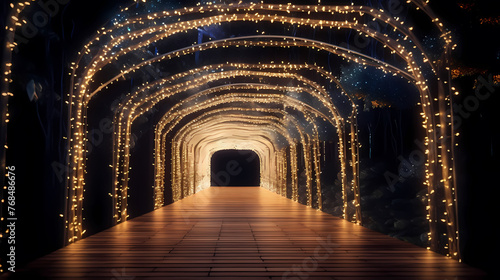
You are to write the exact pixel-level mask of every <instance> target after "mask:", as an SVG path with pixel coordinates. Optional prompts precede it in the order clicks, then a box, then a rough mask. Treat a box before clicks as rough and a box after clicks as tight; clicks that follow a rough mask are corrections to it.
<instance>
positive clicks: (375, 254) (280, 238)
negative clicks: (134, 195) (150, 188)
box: [16, 187, 482, 280]
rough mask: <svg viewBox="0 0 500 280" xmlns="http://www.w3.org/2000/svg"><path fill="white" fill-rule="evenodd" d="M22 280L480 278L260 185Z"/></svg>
mask: <svg viewBox="0 0 500 280" xmlns="http://www.w3.org/2000/svg"><path fill="white" fill-rule="evenodd" d="M17 273H20V275H19V276H21V275H23V274H24V275H26V276H27V277H29V278H19V279H107V280H110V279H111V280H132V279H149V280H152V279H179V280H182V279H205V278H208V279H226V280H229V279H244V280H251V279H259V280H260V279H281V280H285V279H290V280H292V279H293V280H306V279H309V280H319V279H346V280H347V279H349V280H354V279H366V280H372V279H436V280H437V279H439V280H445V279H449V280H454V279H474V280H475V279H481V275H482V274H481V272H480V271H479V270H476V269H473V268H471V267H469V266H467V265H465V264H462V263H459V262H456V261H454V260H451V259H448V258H446V257H444V256H442V255H439V254H436V253H433V252H430V251H428V250H426V249H422V248H420V247H417V246H414V245H411V244H409V243H406V242H402V241H399V240H397V239H394V238H391V237H388V236H385V235H383V234H380V233H377V232H374V231H371V230H369V229H366V228H364V227H361V226H358V225H354V224H351V223H349V222H346V221H344V220H342V219H339V218H336V217H333V216H331V215H328V214H325V213H322V212H319V211H316V210H314V209H312V208H309V207H306V206H304V205H301V204H299V203H296V202H293V201H291V200H289V199H286V198H283V197H280V196H278V195H276V194H274V193H271V192H269V191H267V190H265V189H263V188H257V187H240V188H230V187H213V188H210V189H207V190H204V191H202V192H200V193H198V194H195V195H193V196H191V197H188V198H186V199H183V200H182V201H179V202H176V203H173V204H171V205H168V206H165V207H163V208H161V209H159V210H157V211H154V212H152V213H149V214H146V215H143V216H141V217H138V218H135V219H132V220H130V221H128V222H125V223H122V224H120V225H118V226H115V227H113V228H110V229H109V230H106V231H103V232H101V233H98V234H96V235H93V236H90V237H88V238H86V239H84V240H82V241H79V242H77V243H75V244H73V245H70V246H68V247H66V248H63V249H60V250H58V251H56V252H54V253H52V254H49V255H47V256H45V257H43V258H41V259H38V260H37V261H35V262H33V263H31V264H30V265H28V266H27V267H26V268H25V269H24V270H23V271H20V272H16V274H17ZM43 277H45V278H43Z"/></svg>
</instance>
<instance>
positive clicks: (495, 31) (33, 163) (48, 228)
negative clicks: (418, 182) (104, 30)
mask: <svg viewBox="0 0 500 280" xmlns="http://www.w3.org/2000/svg"><path fill="white" fill-rule="evenodd" d="M164 2H165V1H164ZM268 2H269V1H268ZM271 2H280V1H271ZM281 2H283V3H286V1H281ZM330 2H331V3H335V2H334V1H322V3H324V4H330ZM344 2H345V1H344ZM367 2H370V3H371V4H372V5H373V6H377V5H381V6H382V7H383V5H385V2H386V1H382V0H381V1H367ZM123 3H129V2H128V1H105V0H99V1H98V0H87V1H83V0H81V1H80V0H71V1H69V2H68V4H65V5H61V6H60V9H61V10H60V11H59V12H58V13H57V14H56V15H55V16H54V17H53V18H51V20H50V24H49V25H47V26H46V27H44V28H40V30H39V31H38V33H37V34H36V36H35V37H34V38H32V39H30V41H29V44H27V45H21V46H20V48H19V53H18V54H16V55H15V61H16V63H18V64H22V65H23V73H22V74H21V73H19V72H16V73H15V74H16V76H14V77H13V78H14V80H15V83H14V93H15V96H14V97H13V98H11V99H10V102H9V112H10V115H11V117H10V119H11V122H10V124H9V126H8V144H9V150H8V151H7V165H15V166H16V170H17V173H16V178H17V180H16V181H17V186H18V188H17V190H18V191H17V195H16V199H17V205H18V206H19V209H18V214H17V215H18V217H19V221H18V227H17V240H18V244H17V260H18V265H20V264H23V263H26V262H28V261H31V260H33V259H36V258H38V257H40V256H43V255H45V254H47V253H49V252H51V251H54V250H56V249H58V248H60V247H61V246H62V245H63V241H62V239H63V237H62V233H63V219H62V218H59V214H61V213H62V209H63V206H64V196H63V192H62V191H61V190H63V189H64V184H63V180H62V178H63V177H62V176H64V168H65V167H64V166H63V165H62V164H61V162H64V159H65V149H66V144H65V142H64V139H63V137H65V136H66V135H67V131H66V128H65V122H66V118H67V115H66V111H67V108H66V106H65V104H64V95H65V94H66V91H67V86H68V85H67V84H66V83H65V81H64V76H65V75H67V72H68V68H67V67H68V65H69V63H70V62H72V61H73V59H74V57H75V56H76V53H75V52H76V50H79V49H81V47H82V45H83V44H84V43H85V42H86V40H87V39H88V38H89V37H90V36H91V35H93V34H94V32H95V30H97V29H98V28H100V27H101V26H102V25H103V24H105V23H106V22H107V20H109V19H110V18H112V17H113V16H114V15H115V14H116V13H117V11H118V9H119V7H120V5H122V4H123ZM168 3H169V4H168V5H170V8H178V7H181V6H183V5H186V6H188V5H190V4H195V3H196V2H195V1H182V2H181V1H169V2H168ZM181 3H182V4H181ZM311 3H316V1H311ZM377 3H378V4H377ZM8 4H9V3H8V1H2V2H1V4H0V5H1V7H0V11H1V14H0V18H1V20H2V24H3V22H4V21H5V17H6V14H7V8H8ZM497 4H498V3H497V1H488V0H483V1H474V0H461V1H451V0H446V1H438V0H434V1H431V2H430V5H431V7H432V8H433V10H434V11H435V13H436V14H437V15H438V16H439V17H440V18H441V19H442V20H443V21H444V24H445V26H446V27H448V28H449V29H450V30H451V31H452V34H453V37H454V39H455V42H456V43H457V45H458V47H457V49H456V50H455V51H454V52H453V62H452V65H451V68H452V69H453V70H455V71H456V72H455V73H456V76H454V80H453V83H454V85H455V87H456V88H457V90H458V91H459V92H460V95H459V96H458V97H456V98H455V99H454V103H455V104H462V102H463V101H464V100H465V98H466V97H467V96H471V95H474V91H475V87H476V86H477V80H478V78H479V77H480V76H482V77H485V78H488V77H490V75H491V76H492V77H494V76H495V75H497V77H498V75H500V44H499V41H498V38H500V24H499V22H500V13H499V12H500V10H499V9H498V6H497ZM168 5H167V7H168ZM488 19H490V20H488ZM1 32H3V28H2V31H1ZM0 36H1V38H3V33H2V34H0ZM30 80H34V81H35V83H38V84H39V85H40V86H41V87H42V88H43V91H42V93H43V95H41V96H40V99H39V100H38V101H36V102H30V101H29V99H28V96H27V94H26V91H25V88H26V84H27V83H28V82H29V81H30ZM495 89H496V90H495V92H494V93H492V94H491V96H490V97H489V98H488V99H487V100H486V101H483V102H481V103H480V106H479V108H478V109H477V110H475V111H474V112H471V113H470V115H469V116H467V117H463V118H461V120H462V122H461V125H460V126H459V128H458V129H457V132H460V136H459V138H458V143H459V148H458V149H457V151H458V154H457V155H456V172H457V176H458V203H459V204H458V205H459V212H460V221H459V222H460V242H461V244H460V245H461V250H462V256H463V261H464V262H465V263H468V264H470V265H472V266H475V267H479V268H481V269H483V270H486V271H488V272H489V273H491V275H495V276H498V275H499V271H498V267H497V266H498V265H497V264H498V262H499V261H500V259H499V257H498V252H499V251H500V241H499V240H498V221H496V219H497V214H498V213H500V207H499V206H498V205H500V203H498V199H499V198H498V197H496V196H494V193H495V192H494V190H495V189H496V188H498V186H499V183H498V173H499V170H500V156H499V149H500V132H499V125H498V119H499V118H498V117H497V113H498V107H497V106H498V105H497V104H500V94H499V92H500V87H499V81H497V83H496V86H495ZM407 110H411V109H407ZM402 111H404V110H402V109H401V110H399V109H390V110H388V109H376V108H374V109H372V110H371V111H369V112H365V113H362V114H364V120H366V123H363V121H361V124H360V137H361V139H367V137H368V136H367V135H368V132H367V127H368V126H370V127H372V126H371V125H373V129H374V130H375V131H373V132H370V133H373V135H374V136H377V137H374V139H376V140H374V143H373V144H372V145H373V146H372V147H373V148H372V149H373V151H369V150H368V149H367V148H363V149H362V150H361V153H362V154H363V156H362V158H365V159H372V160H373V161H375V160H376V159H377V158H383V157H384V156H385V155H386V154H387V151H388V150H389V152H390V150H391V147H390V145H391V143H390V141H391V140H390V133H392V132H390V129H391V128H387V126H388V124H390V123H391V122H392V121H393V119H394V118H397V117H398V116H399V115H400V114H401V112H402ZM108 116H112V115H111V112H108V111H106V112H103V113H102V116H98V117H96V118H102V117H108ZM406 116H407V114H406ZM379 123H381V125H378V124H379ZM363 124H364V126H363ZM400 124H401V125H404V124H406V125H407V127H402V128H401V130H403V131H404V133H405V138H407V139H410V143H411V139H414V136H415V135H414V134H418V132H415V130H416V129H415V125H414V124H415V121H414V120H412V119H411V118H403V119H401V120H400ZM139 136H140V137H138V139H137V141H136V143H135V144H136V147H135V148H134V149H143V150H144V151H145V152H144V153H142V152H137V153H134V155H133V157H138V158H139V157H148V156H150V155H146V151H149V150H151V145H152V137H153V136H152V134H148V132H144V134H143V135H139ZM406 142H408V141H406ZM331 145H333V146H334V143H331ZM363 145H365V146H368V145H366V144H365V143H363ZM387 145H389V146H387ZM327 148H331V146H329V147H327ZM111 149H112V143H111V142H109V143H108V142H103V143H99V145H96V147H95V149H93V151H92V154H91V155H90V156H91V157H96V158H97V157H99V155H102V154H107V153H111ZM412 149H415V146H411V145H410V146H406V147H405V148H404V149H401V150H402V151H403V153H402V154H407V153H409V151H411V150H412ZM398 151H399V150H398ZM372 152H373V154H372ZM369 153H370V154H369ZM142 154H145V155H142ZM397 154H398V153H396V155H397ZM233 155H234V152H233ZM234 159H235V158H234V157H233V156H231V155H230V154H227V153H226V154H224V153H221V154H220V159H219V160H216V161H215V162H214V163H213V164H214V165H215V166H219V167H218V168H215V169H214V171H213V172H216V173H217V172H218V171H217V170H219V171H220V170H223V168H224V167H225V166H226V164H227V162H228V161H229V160H234ZM144 160H148V159H144ZM236 160H237V161H238V163H240V164H242V165H243V164H247V163H248V164H249V165H252V164H255V162H256V161H252V162H251V163H249V162H246V161H245V160H244V159H243V160H242V159H241V158H240V159H236ZM369 161H370V160H366V164H367V165H370V164H371V163H370V162H369ZM132 162H134V161H133V160H132ZM257 163H258V162H257ZM362 164H363V161H362ZM102 165H103V166H105V162H103V163H102ZM252 166H253V167H252V168H255V166H254V165H252ZM362 166H363V165H362ZM99 168H100V167H99V166H96V167H93V169H91V170H89V173H91V174H94V175H93V176H92V180H93V181H92V182H90V181H89V183H88V184H95V185H100V184H102V185H105V184H107V183H108V182H110V181H111V178H108V177H106V176H110V175H109V174H108V175H106V174H104V172H102V171H100V170H99ZM257 168H258V166H257ZM137 169H140V166H133V170H137ZM244 169H245V170H247V167H245V168H244ZM248 169H251V167H250V166H248ZM101 173H102V174H101ZM108 173H109V172H108ZM241 175H242V177H238V176H235V178H231V180H234V182H233V181H231V184H234V185H244V183H245V182H248V181H249V178H250V177H246V176H247V175H248V173H245V172H242V174H241ZM366 176H370V175H369V174H368V175H366ZM132 178H134V177H133V176H132ZM150 178H152V175H151V176H150ZM254 179H255V178H254ZM132 180H133V179H132ZM137 183H139V182H137ZM253 183H257V184H258V181H257V182H255V181H253V182H251V184H249V185H252V184H253ZM131 184H134V182H131ZM332 184H334V182H332ZM146 185H148V186H149V185H151V183H150V182H147V183H146ZM93 193H94V194H96V195H95V197H105V195H106V193H107V191H106V190H105V189H104V188H101V189H99V188H89V189H88V190H87V192H86V196H87V197H94V195H93ZM97 194H100V195H97ZM151 196H152V190H150V191H149V192H147V191H146V192H137V191H136V192H135V193H134V191H133V190H132V192H131V197H134V199H131V201H130V207H131V211H130V212H131V216H132V217H134V216H138V215H141V214H144V213H146V212H148V211H150V210H152V205H149V204H151V201H150V197H151ZM85 203H86V205H85V209H86V211H89V212H88V215H89V217H92V219H91V221H88V220H87V221H86V222H87V225H86V228H87V229H88V234H93V233H96V232H99V231H100V230H102V229H105V228H107V227H109V226H111V223H110V221H109V219H108V216H110V215H111V207H110V206H109V207H108V208H109V209H108V208H106V207H107V206H103V205H109V203H107V201H106V200H104V199H103V200H102V201H100V200H99V199H95V200H93V199H87V200H86V201H85ZM144 203H146V204H147V203H149V204H147V205H146V206H143V205H144ZM142 206H143V208H141V207H142ZM108 212H109V215H108V214H106V215H102V213H108ZM332 212H333V210H332ZM3 245H5V244H3ZM2 252H4V251H3V250H2ZM3 255H4V254H3V253H2V256H3Z"/></svg>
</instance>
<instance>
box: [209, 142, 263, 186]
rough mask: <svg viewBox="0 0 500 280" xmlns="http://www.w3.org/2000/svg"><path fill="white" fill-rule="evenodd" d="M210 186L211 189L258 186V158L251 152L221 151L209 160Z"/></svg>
mask: <svg viewBox="0 0 500 280" xmlns="http://www.w3.org/2000/svg"><path fill="white" fill-rule="evenodd" d="M210 184H211V186H213V187H223V186H227V187H229V186H231V187H257V186H260V161H259V156H258V155H257V154H256V153H255V152H254V151H251V150H221V151H217V152H215V153H214V154H213V155H212V158H211V160H210Z"/></svg>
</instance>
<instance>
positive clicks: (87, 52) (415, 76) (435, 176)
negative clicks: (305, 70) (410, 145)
mask: <svg viewBox="0 0 500 280" xmlns="http://www.w3.org/2000/svg"><path fill="white" fill-rule="evenodd" d="M30 2H32V1H26V2H23V3H21V4H14V5H11V7H12V12H11V14H12V16H11V18H10V19H9V22H8V24H7V33H8V35H9V34H10V35H12V36H10V37H9V36H8V38H10V42H7V44H6V46H5V52H4V58H6V59H4V64H2V68H3V70H5V71H2V75H3V76H4V81H5V82H4V83H3V84H4V85H6V86H3V88H2V99H7V98H8V96H10V95H11V94H10V93H9V83H10V67H11V63H10V61H11V59H10V56H11V54H12V51H13V50H14V48H15V44H14V43H13V42H14V36H13V34H14V33H15V30H16V28H17V27H18V26H22V23H21V22H19V16H18V15H19V14H20V13H21V12H22V10H23V9H24V7H25V6H26V5H29V3H30ZM410 2H411V3H412V4H413V5H414V6H415V7H417V8H419V9H420V10H422V11H423V12H424V13H425V14H426V15H428V16H429V18H430V20H431V21H432V22H433V23H434V24H435V25H436V27H437V29H438V30H439V31H440V33H441V39H442V40H443V48H442V56H441V58H440V59H439V60H437V61H433V60H432V59H429V58H428V56H427V55H426V51H425V49H424V48H423V47H422V46H421V44H420V43H419V40H418V38H417V37H416V36H415V35H413V33H412V32H411V30H412V28H411V27H407V26H406V25H405V24H404V23H403V22H402V21H400V20H398V19H394V18H393V17H392V16H391V15H389V14H387V13H386V12H384V11H381V10H376V9H373V8H370V7H363V6H355V5H348V6H342V7H340V6H302V5H291V4H290V5H272V4H243V5H239V6H236V5H232V4H230V5H225V4H221V5H209V6H197V7H193V8H185V9H180V10H176V11H163V12H157V13H153V14H148V15H139V16H135V17H131V18H130V19H127V20H125V21H123V22H117V23H116V24H115V25H114V26H113V27H111V28H108V29H106V28H103V29H102V30H100V32H99V34H98V35H97V36H96V37H95V38H93V39H92V40H91V41H90V42H89V43H88V44H87V45H86V46H85V47H84V49H83V50H82V52H81V55H80V57H79V58H78V59H77V61H76V62H75V63H74V66H73V72H72V75H71V84H72V86H71V92H70V94H69V99H68V104H69V124H68V125H69V130H70V135H69V136H70V137H69V141H68V144H69V149H68V165H69V166H70V174H69V176H68V185H67V190H68V207H67V211H66V213H65V215H64V216H65V218H66V221H67V230H66V233H67V239H66V241H67V242H73V241H75V240H77V239H79V238H81V236H82V232H83V229H82V217H83V213H82V207H83V188H84V185H85V182H84V172H85V171H84V170H85V144H86V142H87V139H86V124H85V123H86V116H85V114H86V107H87V105H88V100H90V98H92V97H93V96H94V95H95V94H97V93H98V92H99V91H101V90H103V89H105V88H106V87H108V86H111V85H112V84H113V83H114V81H116V80H118V79H122V78H125V77H126V76H127V75H129V74H130V73H132V72H133V71H137V70H139V69H141V67H144V66H147V65H151V64H152V63H156V62H158V61H161V60H162V58H154V59H150V60H147V61H144V62H138V63H133V61H132V65H133V66H131V67H129V68H128V69H127V68H126V69H124V70H120V72H121V73H120V74H119V75H117V76H116V77H115V78H112V79H110V80H108V81H106V82H103V83H102V84H101V85H99V86H97V87H96V86H95V84H94V82H93V80H94V77H95V76H96V74H97V73H98V72H99V71H100V70H101V69H102V68H103V67H104V66H105V65H110V64H114V63H119V62H118V61H119V58H120V57H125V56H126V55H127V54H128V53H129V52H133V51H135V50H138V49H140V48H142V47H144V46H147V45H149V44H151V43H152V42H155V40H161V39H163V38H168V37H169V36H171V35H174V34H180V33H181V32H184V31H186V30H191V29H195V28H198V27H200V26H209V25H212V24H221V23H223V22H236V21H254V22H264V21H265V22H268V23H274V24H292V25H293V24H295V25H300V26H310V27H313V28H338V29H351V30H354V31H356V32H361V33H362V34H364V35H365V36H367V37H370V38H373V39H375V40H378V41H379V42H382V43H383V44H384V46H386V47H388V49H390V50H391V51H393V52H394V53H395V54H397V55H398V56H400V57H401V59H402V60H404V61H405V62H406V66H405V67H407V69H403V68H401V67H397V66H395V65H390V64H389V63H380V62H378V61H376V60H373V59H371V58H369V57H366V55H363V54H360V53H356V52H353V51H350V50H346V49H342V48H339V47H338V46H333V45H328V44H323V43H321V42H319V43H318V42H313V41H312V40H305V41H303V42H304V46H306V45H307V46H308V47H309V48H316V49H322V50H326V51H332V53H336V54H337V55H339V56H342V57H344V58H345V59H346V60H349V61H353V62H356V63H360V64H362V65H374V64H376V66H378V67H380V68H382V69H384V70H386V71H388V72H392V73H394V74H397V75H402V76H405V78H408V79H409V80H410V81H411V82H412V83H413V84H415V85H416V86H417V88H418V90H419V91H420V95H421V106H422V111H423V113H422V116H423V126H424V128H425V129H426V133H427V136H426V139H425V145H426V146H427V150H426V154H427V163H426V178H427V180H426V182H425V183H426V185H427V187H428V191H429V203H428V204H429V205H428V219H429V225H430V233H429V239H430V246H431V248H432V249H433V250H436V251H446V252H448V255H450V256H451V257H454V258H459V250H458V226H457V217H456V192H455V181H454V176H453V173H454V168H453V167H454V164H453V149H454V145H455V142H454V141H455V140H454V134H453V133H452V132H453V127H452V126H453V122H452V120H451V116H452V115H453V114H452V113H450V114H448V113H447V111H449V110H450V111H452V108H451V105H450V104H451V97H452V96H451V94H450V92H451V85H450V80H449V78H448V77H449V75H448V73H449V68H447V65H448V63H449V53H450V51H451V50H452V48H453V45H452V41H451V38H450V36H449V32H447V31H446V30H445V29H444V27H443V24H442V23H441V22H440V21H439V19H438V18H437V17H436V16H435V15H434V14H433V13H432V11H431V10H430V8H429V7H428V5H427V4H426V3H425V2H424V1H421V0H413V1H410ZM128 9H129V8H126V9H124V11H123V12H125V11H126V10H128ZM259 11H263V12H264V11H265V12H266V13H259ZM290 12H293V13H295V14H297V15H299V17H288V16H286V14H288V13H290ZM270 13H274V14H272V15H271V14H270ZM309 14H319V15H321V17H322V18H325V19H324V20H317V19H315V18H312V17H309V16H308V15H309ZM186 15H190V16H193V15H198V16H200V19H191V20H188V21H185V20H183V17H184V16H186ZM358 15H359V16H358ZM355 16H358V17H360V18H362V17H363V16H366V17H373V19H374V20H376V21H381V22H384V23H386V24H388V25H390V26H392V27H393V28H394V29H395V30H397V31H398V32H401V34H403V35H404V36H405V37H404V38H405V40H403V41H400V40H398V39H394V38H391V37H390V35H391V34H381V33H379V32H377V31H375V30H371V29H370V28H368V27H367V26H365V25H364V24H362V23H360V21H358V20H356V18H355ZM327 18H328V19H329V20H326V19H327ZM156 21H157V22H158V23H160V24H159V25H158V26H155V25H156V23H154V22H156ZM163 21H165V22H163ZM172 22H175V23H172ZM130 27H133V29H132V31H130V32H124V30H126V28H130ZM115 32H116V33H115ZM116 34H118V35H116ZM146 35H147V36H146ZM143 36H146V37H147V38H143V39H141V38H142V37H143ZM282 37H283V38H282V39H283V42H282V43H280V42H273V41H272V40H271V41H269V40H268V41H265V40H263V41H258V42H257V43H255V44H254V45H259V44H262V45H266V46H270V45H274V46H279V47H290V46H295V45H296V44H298V43H297V41H300V39H299V38H285V37H284V36H282ZM132 38H133V39H135V40H130V39H132ZM258 38H262V36H259V37H253V38H245V39H241V38H240V39H233V40H224V41H223V42H221V43H224V44H225V46H226V47H229V46H233V47H235V46H240V44H245V43H246V42H247V41H246V40H249V39H252V41H255V40H261V39H258ZM267 39H270V38H267ZM127 40H128V42H139V43H137V44H135V45H130V44H129V46H128V47H122V49H121V50H118V51H117V52H115V50H116V47H115V46H119V45H120V46H125V45H127ZM238 40H239V41H238ZM410 41H411V42H410ZM259 42H262V43H259ZM218 43H219V42H211V43H207V44H199V46H194V47H186V49H184V50H180V52H190V51H192V52H201V51H203V50H204V49H210V48H211V47H217V46H218ZM97 45H99V46H100V47H99V48H95V47H94V46H97ZM97 49H98V50H97ZM413 49H416V50H417V51H419V52H420V53H419V54H418V56H419V58H417V56H414V55H413V53H412V50H413ZM96 50H97V51H96ZM176 55H177V54H174V53H171V54H168V55H167V56H163V57H169V58H171V57H175V56H176ZM83 57H91V60H90V61H91V62H89V63H84V61H85V60H83V59H82V58H83ZM129 60H132V59H131V58H130V57H129ZM425 67H430V69H432V71H433V73H434V76H433V77H432V80H433V83H427V82H426V80H429V78H428V77H424V76H425V75H424V74H422V72H421V69H423V68H425ZM426 78H427V79H426ZM430 84H432V88H430ZM92 87H95V89H94V90H92V89H91V88H92ZM6 104H7V102H2V106H6ZM2 109H5V110H2V111H5V112H7V110H6V107H5V108H2ZM6 116H8V115H6ZM2 118H4V115H3V114H2ZM2 123H3V122H2ZM353 125H355V123H353ZM352 131H353V133H351V135H350V136H351V137H350V141H351V143H357V135H356V133H355V132H356V128H355V127H354V130H352ZM4 142H5V141H4ZM354 150H355V149H353V151H354ZM2 160H3V159H2ZM354 163H355V164H357V161H355V162H354ZM2 169H3V168H2ZM354 170H356V168H354ZM357 174H358V173H357V172H356V173H355V176H354V178H353V180H354V181H355V180H357ZM437 190H439V191H437ZM442 228H444V229H445V232H443V231H442ZM440 235H446V236H447V238H448V243H447V244H440V243H439V242H438V238H437V237H438V236H440Z"/></svg>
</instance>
